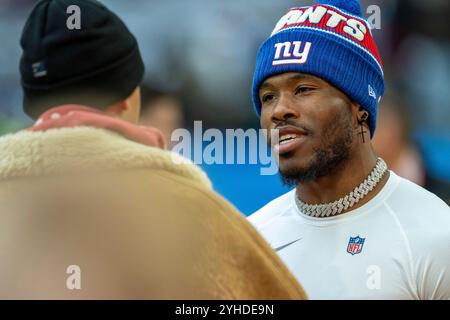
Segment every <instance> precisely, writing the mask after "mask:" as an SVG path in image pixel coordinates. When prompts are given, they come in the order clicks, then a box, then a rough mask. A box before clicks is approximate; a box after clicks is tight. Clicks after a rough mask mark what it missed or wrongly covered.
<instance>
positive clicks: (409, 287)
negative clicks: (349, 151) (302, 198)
mask: <svg viewBox="0 0 450 320" xmlns="http://www.w3.org/2000/svg"><path fill="white" fill-rule="evenodd" d="M249 221H250V222H251V223H252V224H253V225H254V226H255V227H256V228H257V229H258V231H259V232H260V233H261V234H262V235H263V237H264V238H265V239H266V240H267V241H268V242H269V244H270V245H271V246H272V248H274V250H276V251H277V253H278V254H279V256H280V257H281V259H282V260H283V261H284V262H285V264H286V265H287V267H288V268H289V269H290V270H291V272H292V273H293V274H294V276H295V277H296V278H297V280H298V281H299V282H300V283H301V284H302V286H303V288H304V289H305V291H306V293H307V294H308V296H309V298H310V299H450V207H449V206H447V205H446V204H445V203H444V202H443V201H442V200H441V199H439V198H438V197H437V196H435V195H434V194H432V193H430V192H428V191H426V190H425V189H423V188H421V187H419V186H417V185H416V184H414V183H412V182H410V181H408V180H406V179H403V178H401V177H399V176H397V175H396V174H395V173H393V172H392V171H391V172H390V177H389V179H388V181H387V183H386V184H385V186H384V187H383V189H382V190H381V191H380V192H379V193H378V194H377V195H376V196H375V197H374V198H373V199H372V200H370V201H369V202H367V203H366V204H364V205H363V206H361V207H359V208H357V209H354V210H352V211H349V212H347V213H345V214H342V215H339V216H335V217H329V218H312V217H308V216H306V215H304V214H303V213H301V212H300V211H299V210H298V207H297V206H296V204H295V189H294V190H292V191H290V192H288V193H286V194H284V195H282V196H281V197H279V198H277V199H275V200H273V201H272V202H270V203H269V204H267V205H266V206H264V207H263V208H261V209H260V210H258V211H257V212H256V213H254V214H253V215H251V216H250V217H249Z"/></svg>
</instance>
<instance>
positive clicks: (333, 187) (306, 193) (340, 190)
mask: <svg viewBox="0 0 450 320" xmlns="http://www.w3.org/2000/svg"><path fill="white" fill-rule="evenodd" d="M376 161H377V156H376V154H375V152H374V151H373V149H372V148H367V149H366V150H363V151H362V152H358V153H356V154H354V155H352V156H351V157H350V159H349V160H348V161H346V162H345V163H343V164H342V165H341V166H340V168H339V170H337V171H336V172H335V173H333V174H331V175H328V176H325V177H321V178H318V179H316V180H314V181H311V182H306V183H299V184H298V185H297V194H299V195H300V200H302V201H303V202H305V203H308V204H324V203H329V202H333V201H335V200H338V199H340V198H342V197H344V196H345V195H347V194H348V193H350V192H351V191H353V189H355V187H357V186H359V185H360V184H361V183H362V182H363V181H364V179H366V178H367V176H368V175H369V174H370V172H371V171H372V170H373V168H374V167H375V164H376ZM388 177H389V172H387V174H385V175H384V176H383V178H382V179H381V181H380V182H379V183H378V184H377V186H376V187H375V188H374V189H373V190H372V191H371V192H369V193H368V194H367V195H366V196H365V197H364V198H362V199H361V200H360V201H359V202H358V203H357V204H355V205H354V206H353V207H352V208H348V209H347V210H346V211H350V210H353V209H356V208H358V207H360V206H362V205H363V204H365V203H367V202H368V201H369V200H370V199H372V198H373V197H374V196H375V195H376V194H377V193H378V192H379V191H380V190H381V189H382V188H383V186H384V185H385V183H386V182H387V180H388ZM346 211H343V212H342V213H344V212H346Z"/></svg>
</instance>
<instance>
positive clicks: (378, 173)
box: [295, 158, 387, 217]
mask: <svg viewBox="0 0 450 320" xmlns="http://www.w3.org/2000/svg"><path fill="white" fill-rule="evenodd" d="M386 171H387V165H386V163H385V162H384V161H383V159H381V158H378V159H377V163H376V164H375V167H374V168H373V170H372V172H370V174H369V176H368V177H367V178H366V179H365V180H364V181H363V182H362V183H361V184H360V185H359V186H357V187H356V188H355V189H354V190H353V191H352V192H350V193H349V194H347V195H346V196H345V197H343V198H340V199H339V200H336V201H334V202H329V203H324V204H307V203H304V202H303V201H302V200H300V199H299V197H298V194H297V193H296V196H295V203H296V204H297V207H298V208H299V210H300V211H301V212H302V213H304V214H306V215H307V216H310V217H329V216H334V215H336V214H339V213H341V212H342V211H344V210H347V209H348V208H351V207H353V206H354V205H355V204H356V203H358V202H359V200H361V199H362V198H364V197H365V196H366V195H367V194H368V193H369V192H370V191H372V190H373V188H375V186H376V185H377V184H378V182H380V180H381V179H382V178H383V176H384V174H385V173H386Z"/></svg>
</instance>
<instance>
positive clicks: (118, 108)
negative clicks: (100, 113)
mask: <svg viewBox="0 0 450 320" xmlns="http://www.w3.org/2000/svg"><path fill="white" fill-rule="evenodd" d="M129 108H130V103H129V101H128V100H127V99H126V100H121V101H119V102H117V103H115V104H113V105H112V106H109V107H108V109H107V111H108V112H111V113H114V114H116V115H118V116H120V115H121V114H122V113H124V112H125V111H127V110H128V109H129Z"/></svg>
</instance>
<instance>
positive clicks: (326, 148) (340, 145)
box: [280, 114, 355, 187]
mask: <svg viewBox="0 0 450 320" xmlns="http://www.w3.org/2000/svg"><path fill="white" fill-rule="evenodd" d="M325 128H327V129H326V130H325V132H324V133H323V135H321V136H322V138H321V145H320V146H319V147H316V148H313V150H314V157H313V159H312V160H311V161H310V162H309V164H308V165H307V166H306V167H304V168H292V169H289V170H287V171H281V170H280V175H281V181H282V183H283V184H284V185H286V186H289V187H294V186H296V185H297V184H299V183H305V182H310V181H315V180H317V179H318V178H321V177H325V176H329V175H332V174H334V173H335V172H338V171H339V169H340V167H341V166H342V165H343V164H344V163H345V162H346V161H347V160H348V159H349V158H350V150H351V147H352V144H353V140H354V139H355V133H354V131H353V126H352V118H351V115H350V114H345V115H344V114H342V115H341V116H340V117H339V119H333V121H332V122H331V123H330V124H328V125H327V126H325Z"/></svg>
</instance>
